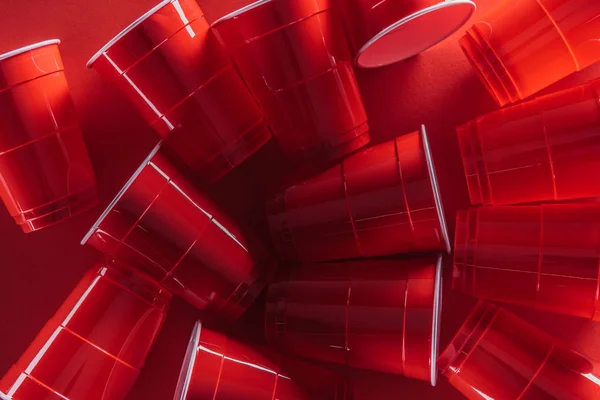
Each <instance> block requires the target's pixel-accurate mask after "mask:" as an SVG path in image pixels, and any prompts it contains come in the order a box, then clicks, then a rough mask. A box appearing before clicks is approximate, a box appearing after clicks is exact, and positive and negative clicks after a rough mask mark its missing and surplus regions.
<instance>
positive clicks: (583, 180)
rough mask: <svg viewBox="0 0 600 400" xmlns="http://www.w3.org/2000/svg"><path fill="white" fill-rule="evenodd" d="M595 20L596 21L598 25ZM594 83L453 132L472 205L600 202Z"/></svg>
mask: <svg viewBox="0 0 600 400" xmlns="http://www.w3.org/2000/svg"><path fill="white" fill-rule="evenodd" d="M599 19H600V18H599ZM599 102H600V80H594V81H592V82H590V83H588V84H585V85H582V86H579V87H576V88H573V89H568V90H563V91H561V92H557V93H553V94H550V95H547V96H542V97H539V98H537V99H534V100H531V101H528V102H526V103H522V104H519V105H516V106H512V107H509V108H506V109H503V110H499V111H495V112H492V113H489V114H486V115H484V116H481V117H479V118H477V119H475V120H473V121H470V122H468V123H467V124H465V125H463V126H460V127H458V128H457V129H456V130H457V134H458V141H459V144H460V149H461V153H462V159H463V166H464V169H465V175H466V178H467V184H468V187H469V195H470V198H471V203H472V204H484V205H503V204H518V203H529V202H543V201H550V200H570V199H580V198H587V197H598V196H600V186H599V185H595V184H593V182H592V180H593V177H595V176H598V175H599V174H600V159H599V158H598V157H597V155H598V152H599V151H600V129H598V124H599V121H600V108H599V107H598V105H599Z"/></svg>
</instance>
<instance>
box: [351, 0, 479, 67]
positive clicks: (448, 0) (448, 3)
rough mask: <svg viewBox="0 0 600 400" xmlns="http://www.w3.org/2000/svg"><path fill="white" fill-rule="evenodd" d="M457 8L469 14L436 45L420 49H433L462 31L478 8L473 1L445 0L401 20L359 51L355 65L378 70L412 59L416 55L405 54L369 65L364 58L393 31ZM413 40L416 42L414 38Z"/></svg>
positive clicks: (437, 41) (440, 34) (445, 32)
mask: <svg viewBox="0 0 600 400" xmlns="http://www.w3.org/2000/svg"><path fill="white" fill-rule="evenodd" d="M455 6H467V7H469V9H468V12H467V13H466V15H465V17H464V18H463V19H461V20H460V21H457V24H456V26H455V27H453V28H452V29H451V30H450V31H446V30H443V31H440V32H439V37H438V38H436V41H435V42H434V43H432V44H423V46H420V47H423V49H422V50H421V51H425V50H427V49H428V48H431V47H433V46H435V45H436V44H438V43H440V42H442V41H443V40H445V39H446V38H448V37H449V36H450V35H452V34H453V33H454V32H456V31H457V30H458V29H460V27H462V26H463V25H464V24H465V23H466V22H467V21H468V20H469V18H471V16H472V15H473V13H474V12H475V10H476V8H477V5H476V4H475V3H474V2H473V1H472V0H444V1H442V2H440V3H438V4H434V5H433V6H430V7H426V8H423V9H422V10H420V11H417V12H415V13H413V14H410V15H408V16H406V17H404V18H402V19H400V20H399V21H396V22H394V23H393V24H392V25H390V26H388V27H387V28H385V29H383V30H381V31H380V32H379V33H377V34H376V35H375V36H373V37H372V38H371V39H369V41H368V42H367V43H365V44H364V45H363V46H362V47H361V48H360V49H359V50H358V52H357V53H356V56H355V58H354V64H355V65H356V66H358V67H361V68H377V67H383V66H386V65H391V64H394V63H396V62H399V61H402V60H406V59H408V58H410V57H413V56H415V55H416V54H412V53H405V54H399V55H398V56H397V57H395V58H394V59H393V60H388V61H387V62H381V63H369V62H366V61H364V56H365V54H366V53H367V52H368V50H369V48H371V47H372V46H373V45H374V44H375V43H376V42H378V41H380V40H381V39H383V38H384V37H385V36H387V35H389V34H390V33H392V32H393V31H395V30H398V29H401V28H402V27H403V25H406V24H407V23H409V22H411V21H413V20H416V19H418V18H420V17H422V16H424V15H426V14H429V13H432V12H437V11H444V10H445V9H446V8H448V7H455ZM433 29H435V27H433ZM411 39H412V40H415V38H414V37H413V38H411ZM417 40H418V39H417ZM417 54H418V53H417Z"/></svg>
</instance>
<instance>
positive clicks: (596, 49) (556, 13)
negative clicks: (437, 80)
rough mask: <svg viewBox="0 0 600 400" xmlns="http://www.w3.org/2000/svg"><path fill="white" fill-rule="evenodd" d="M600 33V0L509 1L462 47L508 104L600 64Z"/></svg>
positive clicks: (476, 28)
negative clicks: (597, 62)
mask: <svg viewBox="0 0 600 400" xmlns="http://www.w3.org/2000/svg"><path fill="white" fill-rule="evenodd" d="M599 35H600V2H598V1H596V0H517V1H514V0H504V1H501V2H499V3H498V4H497V5H496V7H495V8H493V9H492V10H491V11H490V12H489V13H488V14H487V15H486V16H485V17H484V18H483V19H482V20H481V21H477V22H476V23H475V24H474V25H473V26H472V27H471V28H470V29H469V30H467V33H466V34H465V36H464V37H463V38H462V39H460V41H459V43H460V46H461V47H462V49H463V51H464V53H465V55H466V56H467V58H468V59H469V61H470V62H471V64H472V65H473V67H474V68H475V70H476V71H477V73H478V75H479V77H480V78H481V81H482V82H483V84H484V85H485V87H486V88H487V89H488V91H489V92H490V94H491V95H492V97H493V98H494V99H495V100H496V102H497V103H498V104H499V105H501V106H503V105H505V104H508V103H514V102H516V101H519V100H522V99H524V98H526V97H529V96H531V95H532V94H534V93H536V92H538V91H540V90H541V89H543V88H545V87H547V86H549V85H551V84H552V83H554V82H556V81H558V80H560V79H562V78H564V77H565V76H567V75H569V74H571V73H573V72H576V71H580V70H581V69H583V68H585V67H587V66H589V65H591V64H593V63H595V62H596V61H598V60H600V42H598V37H599Z"/></svg>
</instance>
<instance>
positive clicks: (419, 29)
mask: <svg viewBox="0 0 600 400" xmlns="http://www.w3.org/2000/svg"><path fill="white" fill-rule="evenodd" d="M340 3H341V4H340V8H341V10H342V12H343V13H344V18H345V20H346V23H347V30H348V33H349V39H350V42H351V45H352V47H353V49H354V51H355V54H356V55H355V59H354V62H355V65H356V66H359V67H363V68H373V67H380V66H384V65H389V64H393V63H395V62H398V61H401V60H404V59H406V58H409V57H412V56H415V55H417V54H419V53H421V52H423V51H425V50H427V49H428V48H430V47H432V46H435V45H436V44H438V43H439V42H441V41H442V40H444V39H446V38H447V37H448V36H450V35H452V34H453V33H454V32H456V31H457V30H458V29H460V27H461V26H463V25H464V24H465V23H466V22H467V21H468V20H469V18H470V17H471V15H472V14H473V12H474V11H475V3H474V2H472V1H471V0H404V1H397V0H383V1H382V0H346V1H340Z"/></svg>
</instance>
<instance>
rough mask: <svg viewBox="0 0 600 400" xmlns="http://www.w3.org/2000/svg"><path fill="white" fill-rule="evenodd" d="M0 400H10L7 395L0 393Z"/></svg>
mask: <svg viewBox="0 0 600 400" xmlns="http://www.w3.org/2000/svg"><path fill="white" fill-rule="evenodd" d="M0 399H1V400H11V398H10V397H8V395H7V394H5V393H3V392H0Z"/></svg>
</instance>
